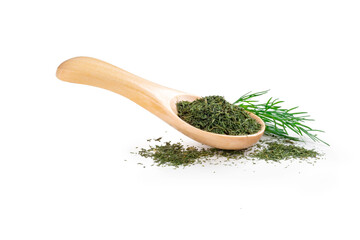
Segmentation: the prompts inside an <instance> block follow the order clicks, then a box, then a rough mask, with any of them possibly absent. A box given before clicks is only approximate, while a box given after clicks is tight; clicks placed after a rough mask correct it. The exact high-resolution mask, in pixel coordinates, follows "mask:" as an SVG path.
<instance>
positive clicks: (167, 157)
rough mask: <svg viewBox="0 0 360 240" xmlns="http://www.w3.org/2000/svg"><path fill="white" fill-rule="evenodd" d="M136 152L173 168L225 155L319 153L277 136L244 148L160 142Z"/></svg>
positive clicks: (275, 157)
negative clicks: (221, 147)
mask: <svg viewBox="0 0 360 240" xmlns="http://www.w3.org/2000/svg"><path fill="white" fill-rule="evenodd" d="M138 154H139V155H141V156H143V157H147V158H152V159H153V160H154V162H155V163H156V164H157V165H158V166H160V165H165V166H166V165H168V166H176V167H179V166H189V165H193V164H203V163H204V162H205V161H207V160H210V159H215V160H216V159H220V158H225V159H226V160H240V159H244V160H265V161H275V162H279V161H281V160H288V159H315V158H317V157H319V156H320V153H318V152H317V151H315V150H309V149H306V148H304V147H300V146H296V145H295V144H294V143H292V142H291V141H289V140H286V139H285V140H281V139H278V138H270V140H266V141H261V142H260V143H258V144H257V145H255V146H253V147H251V148H248V149H244V150H222V149H217V148H196V147H191V146H190V147H189V146H187V147H186V146H184V145H183V144H182V143H180V142H178V143H171V142H165V143H164V144H162V145H155V146H153V147H149V148H147V149H145V148H142V149H141V150H140V151H139V152H138ZM253 163H254V162H253ZM212 164H213V163H212ZM215 164H218V163H215ZM232 164H234V162H232Z"/></svg>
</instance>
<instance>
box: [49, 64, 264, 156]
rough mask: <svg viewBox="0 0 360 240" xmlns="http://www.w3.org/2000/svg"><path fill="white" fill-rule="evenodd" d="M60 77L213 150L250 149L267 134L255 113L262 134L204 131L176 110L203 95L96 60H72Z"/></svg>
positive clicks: (63, 67)
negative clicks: (116, 98)
mask: <svg viewBox="0 0 360 240" xmlns="http://www.w3.org/2000/svg"><path fill="white" fill-rule="evenodd" d="M56 76H57V77H58V78H59V79H61V80H63V81H66V82H72V83H80V84H85V85H90V86H95V87H100V88H104V89H107V90H110V91H113V92H115V93H118V94H120V95H122V96H124V97H126V98H128V99H130V100H132V101H133V102H135V103H137V104H138V105H140V106H141V107H143V108H145V109H146V110H148V111H150V112H151V113H153V114H154V115H156V116H158V117H159V118H160V119H162V120H163V121H165V122H166V123H168V124H169V125H171V126H172V127H174V128H175V129H177V130H178V131H180V132H181V133H183V134H185V135H186V136H188V137H190V138H192V139H194V140H195V141H198V142H200V143H203V144H206V145H209V146H211V147H215V148H220V149H228V150H239V149H244V148H248V147H250V146H252V145H254V144H255V143H256V142H258V141H259V139H260V138H261V136H262V135H263V134H264V131H265V123H264V122H263V121H262V120H261V119H260V118H259V117H258V116H256V115H254V114H252V113H249V114H250V116H251V117H252V118H254V119H255V120H256V121H257V122H258V123H259V124H260V125H261V129H260V131H259V132H257V133H255V134H251V135H240V136H233V135H223V134H216V133H211V132H207V131H203V130H200V129H198V128H196V127H194V126H192V125H190V124H188V123H187V122H185V121H183V120H182V119H181V118H179V117H178V115H177V107H176V103H177V102H179V101H190V102H191V101H194V100H196V99H198V98H200V97H199V96H196V95H191V94H188V93H184V92H181V91H178V90H175V89H171V88H167V87H164V86H161V85H158V84H156V83H153V82H150V81H148V80H145V79H143V78H140V77H138V76H136V75H134V74H132V73H129V72H127V71H125V70H123V69H120V68H118V67H116V66H113V65H111V64H109V63H106V62H103V61H101V60H98V59H95V58H89V57H76V58H71V59H69V60H67V61H65V62H63V63H62V64H60V66H59V67H58V69H57V71H56Z"/></svg>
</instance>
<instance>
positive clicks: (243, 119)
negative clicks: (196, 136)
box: [176, 96, 261, 135]
mask: <svg viewBox="0 0 360 240" xmlns="http://www.w3.org/2000/svg"><path fill="white" fill-rule="evenodd" d="M176 106H177V111H178V116H179V117H180V118H181V119H182V120H184V121H185V122H187V123H189V124H190V125H192V126H194V127H196V128H199V129H201V130H204V131H208V132H213V133H218V134H226V135H249V134H254V133H257V132H258V131H259V130H260V128H261V125H260V124H259V123H258V122H256V120H255V119H253V118H251V117H250V115H249V114H248V113H247V112H246V111H245V110H244V109H243V108H242V107H239V106H236V105H233V104H231V103H229V102H227V101H226V100H225V99H224V98H223V97H221V96H208V97H203V98H200V99H197V100H195V101H193V102H188V101H181V102H178V103H177V104H176Z"/></svg>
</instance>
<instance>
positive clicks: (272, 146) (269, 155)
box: [251, 142, 319, 161]
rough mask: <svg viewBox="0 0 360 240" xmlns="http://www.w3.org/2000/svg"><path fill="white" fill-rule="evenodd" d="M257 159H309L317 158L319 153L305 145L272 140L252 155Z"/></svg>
mask: <svg viewBox="0 0 360 240" xmlns="http://www.w3.org/2000/svg"><path fill="white" fill-rule="evenodd" d="M251 156H252V157H254V158H257V159H263V160H273V161H280V160H286V159H294V158H296V159H308V158H316V157H318V156H319V153H318V152H316V151H315V150H310V149H306V148H304V147H299V146H295V145H293V144H291V145H287V144H283V143H277V142H270V143H268V144H267V147H266V148H264V149H262V150H261V151H258V152H256V153H254V154H252V155H251Z"/></svg>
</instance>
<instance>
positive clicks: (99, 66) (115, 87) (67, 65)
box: [56, 57, 182, 118]
mask: <svg viewBox="0 0 360 240" xmlns="http://www.w3.org/2000/svg"><path fill="white" fill-rule="evenodd" d="M56 76H57V77H58V78H59V79H61V80H63V81H66V82H72V83H80V84H86V85H91V86H95V87H100V88H104V89H107V90H110V91H113V92H115V93H118V94H120V95H122V96H124V97H126V98H128V99H130V100H132V101H133V102H135V103H137V104H138V105H140V106H142V107H143V108H145V109H147V110H148V111H150V112H152V113H153V114H155V115H157V116H158V117H160V118H162V117H163V116H164V114H166V112H167V111H168V110H169V109H168V105H169V104H166V103H167V102H168V101H169V100H170V99H171V98H173V97H174V96H176V95H179V94H181V93H182V92H180V91H177V90H174V89H170V88H167V87H164V86H161V85H158V84H156V83H153V82H150V81H148V80H145V79H143V78H141V77H138V76H136V75H134V74H132V73H129V72H127V71H125V70H123V69H121V68H118V67H116V66H114V65H111V64H109V63H106V62H103V61H101V60H98V59H95V58H90V57H75V58H71V59H69V60H67V61H65V62H63V63H62V64H60V66H59V67H58V69H57V71H56Z"/></svg>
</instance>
